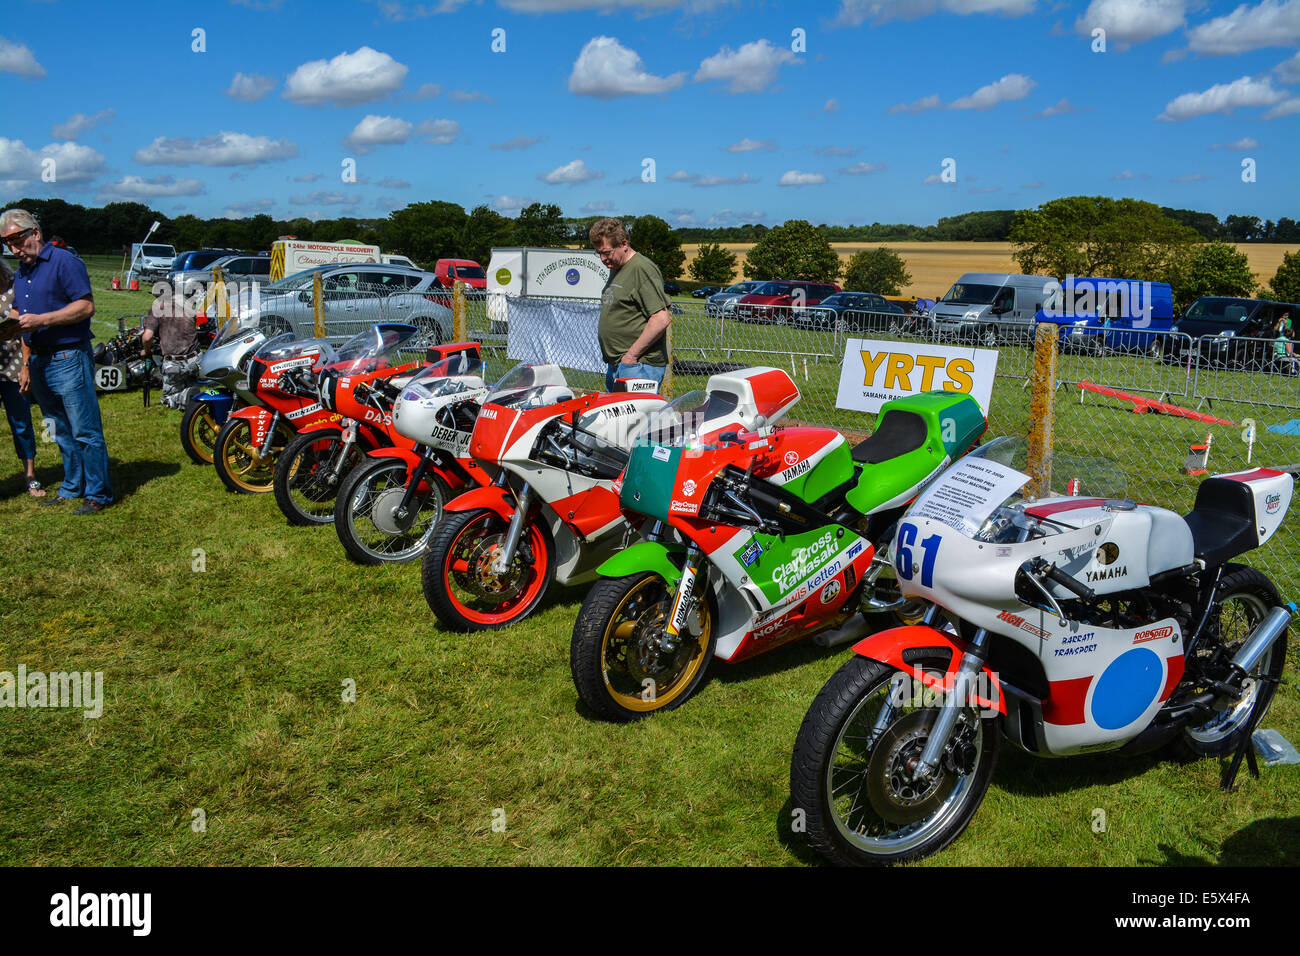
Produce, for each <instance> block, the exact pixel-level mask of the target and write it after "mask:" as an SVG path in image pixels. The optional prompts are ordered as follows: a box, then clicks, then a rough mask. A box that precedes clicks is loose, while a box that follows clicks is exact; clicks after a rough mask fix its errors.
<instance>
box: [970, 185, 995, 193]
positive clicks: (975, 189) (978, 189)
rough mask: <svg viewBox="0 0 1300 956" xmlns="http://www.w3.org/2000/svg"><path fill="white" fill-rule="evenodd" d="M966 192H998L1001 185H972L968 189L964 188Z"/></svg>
mask: <svg viewBox="0 0 1300 956" xmlns="http://www.w3.org/2000/svg"><path fill="white" fill-rule="evenodd" d="M966 192H968V193H974V194H979V193H1000V192H1002V187H1001V186H972V187H971V188H970V189H968V190H966Z"/></svg>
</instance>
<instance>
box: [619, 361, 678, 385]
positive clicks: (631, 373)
mask: <svg viewBox="0 0 1300 956" xmlns="http://www.w3.org/2000/svg"><path fill="white" fill-rule="evenodd" d="M667 371H668V368H667V367H666V366H664V365H646V364H645V362H637V363H636V364H635V365H624V364H623V363H622V362H619V363H618V364H617V365H616V364H614V363H612V362H611V363H610V364H609V365H606V366H605V391H607V392H612V391H614V382H615V381H616V380H618V379H620V378H650V379H654V381H655V384H657V385H663V383H664V373H665V372H667Z"/></svg>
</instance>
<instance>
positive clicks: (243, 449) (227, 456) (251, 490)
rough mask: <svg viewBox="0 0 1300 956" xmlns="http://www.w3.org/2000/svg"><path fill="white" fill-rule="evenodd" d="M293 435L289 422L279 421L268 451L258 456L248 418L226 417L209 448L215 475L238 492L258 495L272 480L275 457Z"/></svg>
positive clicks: (265, 490)
mask: <svg viewBox="0 0 1300 956" xmlns="http://www.w3.org/2000/svg"><path fill="white" fill-rule="evenodd" d="M293 436H294V432H293V430H292V429H291V428H289V426H288V425H286V424H284V423H283V422H279V423H277V424H276V426H275V435H274V437H273V438H272V439H271V449H270V453H269V454H268V455H267V457H266V458H259V457H258V455H257V451H258V449H256V448H254V447H253V430H252V426H251V425H250V424H249V422H248V419H247V418H229V419H227V420H226V423H225V424H224V425H222V426H221V431H219V432H217V441H216V445H215V446H214V447H213V449H212V465H213V467H214V468H216V471H217V477H219V478H220V479H221V483H222V484H223V485H225V486H226V487H227V488H229V489H230V490H231V491H236V492H238V493H239V494H241V495H260V494H265V493H266V492H268V491H270V490H272V488H273V487H274V484H275V459H276V456H277V455H279V454H280V452H282V451H283V450H284V446H285V445H287V444H288V443H289V442H290V441H291V440H292V439H293Z"/></svg>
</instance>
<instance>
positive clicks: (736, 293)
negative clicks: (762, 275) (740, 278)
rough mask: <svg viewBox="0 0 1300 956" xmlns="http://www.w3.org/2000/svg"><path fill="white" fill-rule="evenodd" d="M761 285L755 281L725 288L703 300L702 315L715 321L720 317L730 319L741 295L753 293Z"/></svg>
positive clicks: (747, 281) (734, 312)
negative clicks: (723, 316)
mask: <svg viewBox="0 0 1300 956" xmlns="http://www.w3.org/2000/svg"><path fill="white" fill-rule="evenodd" d="M762 284H763V283H762V282H761V281H759V280H756V279H755V280H746V281H744V282H737V283H736V284H735V285H729V286H727V287H726V288H725V289H723V290H722V291H721V292H718V293H716V294H715V295H711V296H709V297H708V298H707V299H705V300H704V314H705V315H708V316H710V317H712V318H715V319H716V318H717V317H718V316H720V315H725V316H726V317H727V318H731V317H732V316H734V315H735V314H736V300H737V299H739V298H740V297H741V296H742V295H748V294H749V293H751V292H753V291H754V290H755V289H757V288H758V287H759V286H761V285H762Z"/></svg>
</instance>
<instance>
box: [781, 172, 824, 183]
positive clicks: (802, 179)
mask: <svg viewBox="0 0 1300 956" xmlns="http://www.w3.org/2000/svg"><path fill="white" fill-rule="evenodd" d="M824 182H826V177H825V176H823V175H822V174H821V173H804V172H800V171H799V170H797V169H787V170H786V171H785V172H784V173H782V174H781V179H780V181H779V182H777V185H778V186H820V185H821V184H822V183H824Z"/></svg>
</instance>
